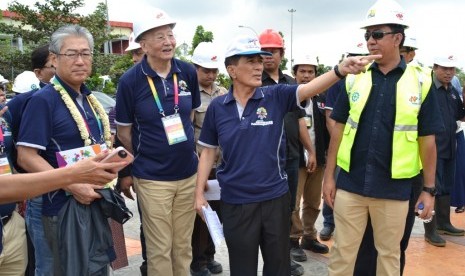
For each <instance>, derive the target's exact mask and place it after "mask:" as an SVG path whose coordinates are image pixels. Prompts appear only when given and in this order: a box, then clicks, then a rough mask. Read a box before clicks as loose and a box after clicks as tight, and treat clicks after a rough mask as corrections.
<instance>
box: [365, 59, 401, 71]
mask: <svg viewBox="0 0 465 276" xmlns="http://www.w3.org/2000/svg"><path fill="white" fill-rule="evenodd" d="M371 69H376V70H377V71H380V70H379V66H378V63H376V62H373V63H371V65H370V66H369V67H368V70H371ZM396 69H400V70H402V72H404V71H405V69H407V63H406V62H405V59H404V57H402V56H401V58H400V62H399V64H397V66H396V67H395V68H394V69H392V70H391V72H392V71H394V70H396Z"/></svg>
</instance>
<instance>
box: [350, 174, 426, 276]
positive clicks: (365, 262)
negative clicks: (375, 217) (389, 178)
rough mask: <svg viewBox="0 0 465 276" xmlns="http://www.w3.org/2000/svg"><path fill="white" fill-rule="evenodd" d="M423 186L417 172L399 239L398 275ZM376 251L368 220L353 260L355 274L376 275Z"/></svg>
mask: <svg viewBox="0 0 465 276" xmlns="http://www.w3.org/2000/svg"><path fill="white" fill-rule="evenodd" d="M422 187H423V174H421V173H420V174H419V175H418V176H416V177H415V178H414V180H413V184H412V192H411V193H410V199H409V209H408V213H407V218H406V222H405V229H404V235H403V236H402V239H401V240H400V275H403V273H404V267H405V251H406V250H407V246H408V241H409V239H410V234H411V233H412V229H413V225H414V224H415V204H416V203H417V201H418V197H419V196H420V193H421V189H422ZM377 258H378V251H376V248H375V241H374V238H373V228H372V227H371V221H370V220H368V223H367V228H366V230H365V234H364V235H363V239H362V243H361V244H360V249H359V250H358V255H357V260H356V262H355V269H354V275H355V276H375V275H376V259H377Z"/></svg>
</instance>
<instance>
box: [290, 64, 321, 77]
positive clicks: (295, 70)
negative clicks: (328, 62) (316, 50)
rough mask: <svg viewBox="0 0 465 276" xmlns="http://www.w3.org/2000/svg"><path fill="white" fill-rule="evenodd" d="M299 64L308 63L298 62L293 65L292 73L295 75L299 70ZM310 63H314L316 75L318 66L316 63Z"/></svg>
mask: <svg viewBox="0 0 465 276" xmlns="http://www.w3.org/2000/svg"><path fill="white" fill-rule="evenodd" d="M299 65H306V64H296V65H294V66H292V73H294V75H296V74H297V70H299ZM308 65H312V66H313V67H314V68H315V76H316V74H317V71H318V70H317V69H318V67H317V66H316V65H314V64H308Z"/></svg>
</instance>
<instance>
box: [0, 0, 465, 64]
mask: <svg viewBox="0 0 465 276" xmlns="http://www.w3.org/2000/svg"><path fill="white" fill-rule="evenodd" d="M18 1H19V2H20V3H25V4H32V3H34V2H36V1H41V0H18ZM8 2H10V1H8V0H6V1H5V0H1V1H0V9H5V8H6V7H7V3H8ZM85 2H86V7H85V10H83V11H82V12H81V13H83V14H85V13H86V11H87V12H88V11H92V10H93V9H95V6H96V3H97V2H99V1H97V0H85ZM101 2H105V1H104V0H101ZM398 2H399V3H400V4H401V5H402V6H403V7H404V9H405V11H406V14H405V19H406V20H408V22H410V25H411V28H410V30H409V31H410V34H411V35H412V36H416V38H417V42H418V48H419V50H418V51H417V59H418V60H419V61H420V62H422V63H423V64H425V65H432V62H433V58H434V56H435V55H438V54H440V53H444V54H447V55H449V54H453V55H456V56H457V57H458V58H459V64H460V67H462V68H465V32H464V31H463V28H464V27H465V14H464V13H465V1H458V0H441V1H437V0H398ZM107 3H108V6H109V17H110V20H115V21H127V22H132V21H133V20H134V19H135V18H137V14H138V13H143V12H144V8H142V7H144V6H147V5H148V6H153V7H158V8H161V9H163V10H165V11H166V12H167V13H168V14H169V15H170V16H171V17H173V18H174V19H175V20H176V21H177V25H176V28H175V29H174V32H175V35H176V37H177V42H178V45H180V44H181V43H183V42H186V43H188V44H189V45H190V44H191V41H192V36H193V34H194V32H195V28H196V27H197V26H198V25H202V26H203V27H204V28H205V30H207V31H212V32H213V35H214V38H215V40H214V42H215V43H216V44H217V45H218V49H219V53H218V55H219V56H221V55H222V53H223V52H224V49H225V48H226V46H227V44H228V41H230V39H231V37H233V36H235V35H237V34H240V33H247V32H249V33H250V34H253V33H252V32H253V31H252V30H250V29H247V28H239V27H238V26H239V25H245V26H249V27H251V28H252V29H254V30H255V31H256V32H257V33H261V32H262V31H263V30H264V29H267V28H272V29H276V30H279V31H281V32H282V33H283V34H284V38H285V44H286V56H287V57H288V58H290V55H291V13H290V12H289V11H288V10H289V9H295V10H296V12H294V13H293V35H292V50H293V51H292V53H293V57H294V58H296V57H297V56H299V55H302V54H312V55H315V56H319V58H320V62H321V63H323V64H326V65H330V66H332V65H334V64H336V63H337V61H338V60H339V58H340V56H341V54H343V53H345V52H346V51H347V50H348V49H349V48H350V47H351V46H352V45H353V44H355V43H356V42H357V41H363V32H362V31H361V30H360V29H359V28H360V24H361V22H363V19H364V18H365V15H366V12H367V11H368V9H369V8H370V7H371V6H372V5H373V4H374V3H375V1H374V0H352V1H351V0H287V1H283V0H279V1H278V0H196V1H189V0H170V1H167V0H163V1H161V0H107ZM288 66H289V64H288Z"/></svg>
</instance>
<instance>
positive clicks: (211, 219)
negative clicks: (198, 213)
mask: <svg viewBox="0 0 465 276" xmlns="http://www.w3.org/2000/svg"><path fill="white" fill-rule="evenodd" d="M202 213H203V217H204V218H205V222H206V223H207V227H208V232H210V236H211V237H212V240H213V243H214V244H215V247H219V246H220V245H221V244H222V243H223V241H224V233H223V225H222V224H221V222H220V219H219V218H218V214H217V213H216V212H215V211H213V210H212V208H211V207H210V205H208V206H207V207H205V206H203V207H202Z"/></svg>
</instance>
